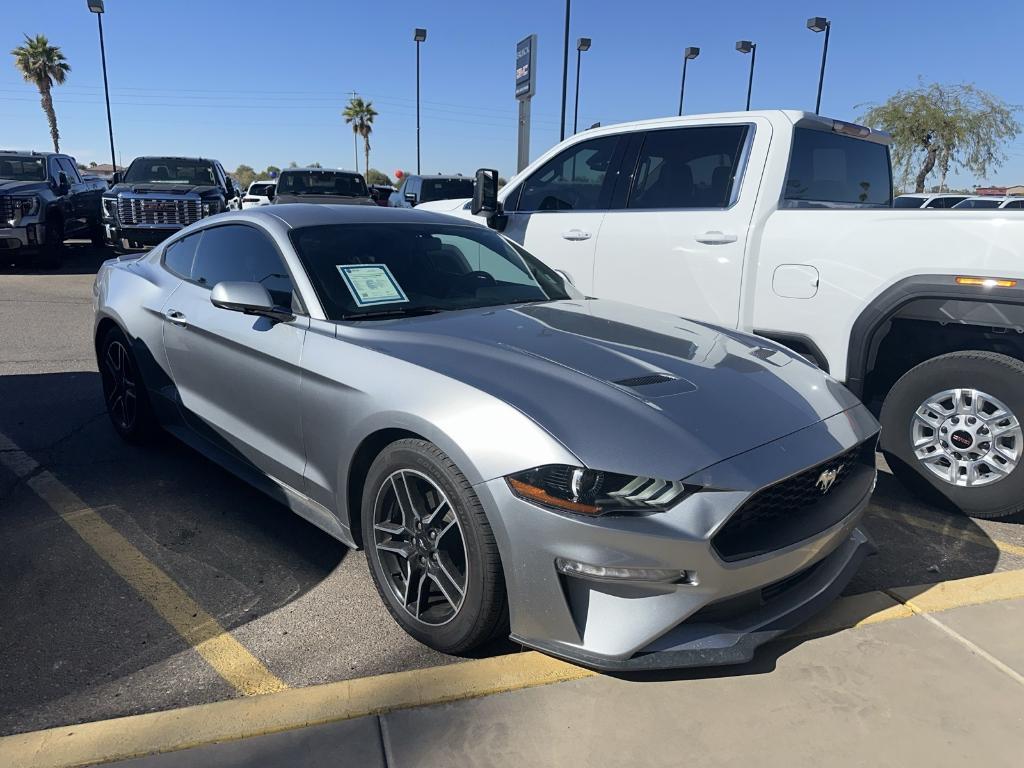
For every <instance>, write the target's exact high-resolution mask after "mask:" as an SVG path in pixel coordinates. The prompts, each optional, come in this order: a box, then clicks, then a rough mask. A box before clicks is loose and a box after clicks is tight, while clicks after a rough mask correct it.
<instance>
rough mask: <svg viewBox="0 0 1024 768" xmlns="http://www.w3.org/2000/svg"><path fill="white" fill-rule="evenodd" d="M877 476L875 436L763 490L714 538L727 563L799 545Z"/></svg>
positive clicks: (856, 498) (846, 510)
mask: <svg viewBox="0 0 1024 768" xmlns="http://www.w3.org/2000/svg"><path fill="white" fill-rule="evenodd" d="M874 477H875V441H874V440H869V441H867V442H866V443H862V444H861V445H858V446H856V447H854V448H851V449H850V450H848V451H846V452H845V453H842V454H840V455H839V456H836V457H835V458H832V459H829V460H828V461H825V462H822V463H821V464H818V465H816V466H814V467H811V468H810V469H808V470H805V471H803V472H801V473H800V474H798V475H794V476H793V477H790V478H788V479H786V480H783V481H781V482H778V483H775V485H770V486H768V487H767V488H764V489H762V490H760V491H758V492H757V493H755V494H754V495H753V496H752V497H751V498H750V499H748V500H747V501H746V503H744V504H743V506H742V507H740V508H739V509H738V510H736V512H734V513H733V515H732V517H730V518H729V519H728V520H727V521H726V523H725V525H724V526H722V529H721V530H720V531H719V532H718V533H716V534H715V536H714V537H713V538H712V540H711V543H712V545H713V546H714V548H715V551H717V552H718V555H719V557H721V558H722V559H723V560H725V561H727V562H731V561H735V560H742V559H744V558H747V557H754V556H756V555H760V554H764V553H765V552H772V551H774V550H777V549H781V548H783V547H786V546H789V545H790V544H795V543H796V542H798V541H802V540H804V539H806V538H809V537H811V536H814V535H815V534H818V533H821V532H822V531H824V530H826V529H827V528H830V527H831V526H833V525H835V524H836V523H838V522H839V521H840V520H842V519H843V518H844V517H846V515H848V514H849V513H850V511H851V510H852V509H853V507H854V506H856V504H857V502H859V501H860V500H861V499H862V498H863V497H864V496H865V495H866V494H867V493H868V492H869V491H870V490H871V484H872V483H873V482H874ZM829 480H831V484H830V485H829V484H828V483H829ZM826 485H827V488H826Z"/></svg>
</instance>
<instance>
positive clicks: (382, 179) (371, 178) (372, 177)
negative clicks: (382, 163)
mask: <svg viewBox="0 0 1024 768" xmlns="http://www.w3.org/2000/svg"><path fill="white" fill-rule="evenodd" d="M366 183H367V184H386V185H387V186H389V187H393V186H394V184H392V183H391V177H390V176H388V175H387V174H386V173H384V172H383V171H378V170H377V169H376V168H371V169H370V170H368V171H367V172H366Z"/></svg>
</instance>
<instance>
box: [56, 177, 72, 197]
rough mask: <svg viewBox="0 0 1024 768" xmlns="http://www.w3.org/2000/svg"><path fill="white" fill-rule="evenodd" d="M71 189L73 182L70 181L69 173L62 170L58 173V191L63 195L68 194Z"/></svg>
mask: <svg viewBox="0 0 1024 768" xmlns="http://www.w3.org/2000/svg"><path fill="white" fill-rule="evenodd" d="M70 190H71V182H70V181H68V175H67V174H66V173H64V171H61V172H60V173H58V174H57V191H58V192H60V194H62V195H66V194H67V193H68V192H69V191H70Z"/></svg>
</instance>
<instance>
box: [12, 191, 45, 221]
mask: <svg viewBox="0 0 1024 768" xmlns="http://www.w3.org/2000/svg"><path fill="white" fill-rule="evenodd" d="M11 210H12V212H13V213H14V216H15V217H16V218H17V217H18V216H34V215H35V214H37V213H39V198H38V197H36V196H35V195H31V196H29V197H12V198H11Z"/></svg>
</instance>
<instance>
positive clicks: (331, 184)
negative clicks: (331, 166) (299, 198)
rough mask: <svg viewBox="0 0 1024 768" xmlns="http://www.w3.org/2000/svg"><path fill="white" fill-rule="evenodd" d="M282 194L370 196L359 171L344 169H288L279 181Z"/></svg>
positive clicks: (279, 192) (279, 189)
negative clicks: (352, 171)
mask: <svg viewBox="0 0 1024 768" xmlns="http://www.w3.org/2000/svg"><path fill="white" fill-rule="evenodd" d="M277 192H278V194H281V195H333V196H337V197H368V196H369V194H370V193H369V192H368V191H367V189H366V182H365V181H364V180H363V177H362V176H360V175H359V174H358V173H347V172H344V171H320V170H312V171H286V172H285V173H282V174H281V179H280V180H279V181H278V183H277Z"/></svg>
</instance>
